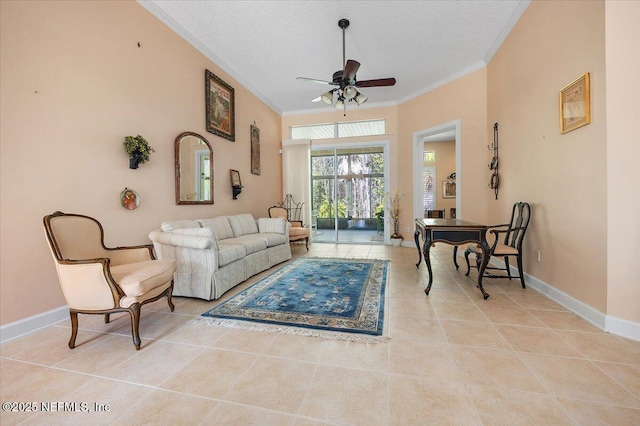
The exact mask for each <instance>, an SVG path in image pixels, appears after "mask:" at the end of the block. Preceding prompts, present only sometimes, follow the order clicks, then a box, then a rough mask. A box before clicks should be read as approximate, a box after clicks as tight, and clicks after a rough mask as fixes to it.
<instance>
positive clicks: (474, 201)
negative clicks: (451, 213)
mask: <svg viewBox="0 0 640 426" xmlns="http://www.w3.org/2000/svg"><path fill="white" fill-rule="evenodd" d="M486 78H487V74H486V68H483V69H481V70H478V71H475V72H473V73H471V74H469V75H466V76H464V77H461V78H459V79H457V80H455V81H453V82H451V83H449V84H446V85H444V86H442V87H439V88H437V89H435V90H432V91H430V92H428V93H425V94H424V95H421V96H418V97H416V98H414V99H411V100H409V101H407V102H405V103H403V104H400V105H399V106H398V129H399V133H398V161H399V162H400V164H402V165H403V167H400V168H399V172H398V174H399V179H398V180H399V182H400V187H401V189H402V191H403V192H405V193H407V194H408V195H409V196H408V197H407V198H406V199H405V200H404V204H403V212H402V214H401V218H400V222H401V226H402V231H403V232H404V233H409V235H413V194H412V191H413V167H412V161H413V160H412V158H413V148H414V147H413V143H414V142H413V134H414V133H416V132H419V131H422V130H425V129H429V128H431V127H435V126H439V125H442V124H445V123H449V122H452V121H455V120H460V139H461V140H460V147H461V149H460V152H459V153H458V152H456V155H460V159H461V165H462V170H456V173H458V179H459V181H460V183H461V184H460V185H459V187H458V191H459V194H458V196H459V197H460V202H461V210H460V212H458V217H459V218H462V219H466V220H471V221H474V222H479V223H483V222H486V221H487V203H489V201H490V194H491V192H490V190H489V188H488V187H487V179H488V176H489V173H488V169H487V167H486V165H487V164H488V163H489V161H490V154H489V152H488V151H487V148H486V146H487V139H486V138H487V136H486V135H487V131H486V129H487V116H486V109H487V107H486V105H487V91H486ZM418 143H422V141H421V140H420V141H418ZM479 159H480V160H479ZM461 172H462V173H461ZM438 180H441V179H440V178H438ZM440 184H441V183H440Z"/></svg>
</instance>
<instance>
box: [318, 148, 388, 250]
mask: <svg viewBox="0 0 640 426" xmlns="http://www.w3.org/2000/svg"><path fill="white" fill-rule="evenodd" d="M311 171H312V176H311V182H312V190H311V191H312V211H313V216H314V223H315V225H316V226H315V229H314V236H313V241H315V242H333V243H335V242H344V243H361V244H365V243H366V244H382V243H384V194H385V187H384V148H383V147H382V146H378V147H375V146H369V147H357V148H355V147H350V148H330V149H319V150H314V151H312V152H311Z"/></svg>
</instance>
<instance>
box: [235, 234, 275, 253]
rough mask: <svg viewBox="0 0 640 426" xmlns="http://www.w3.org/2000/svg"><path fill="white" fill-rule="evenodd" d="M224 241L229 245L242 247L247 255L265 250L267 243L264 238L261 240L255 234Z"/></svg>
mask: <svg viewBox="0 0 640 426" xmlns="http://www.w3.org/2000/svg"><path fill="white" fill-rule="evenodd" d="M226 241H228V242H229V244H239V245H241V246H243V247H244V248H245V249H246V251H247V254H251V253H256V252H258V251H261V250H265V249H266V248H267V241H266V240H265V239H264V238H261V236H260V235H256V234H250V235H242V236H240V237H235V238H229V239H228V240H226Z"/></svg>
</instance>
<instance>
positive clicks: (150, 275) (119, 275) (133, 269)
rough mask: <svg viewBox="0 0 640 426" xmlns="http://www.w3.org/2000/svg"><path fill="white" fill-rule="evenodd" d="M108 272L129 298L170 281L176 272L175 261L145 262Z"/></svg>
mask: <svg viewBox="0 0 640 426" xmlns="http://www.w3.org/2000/svg"><path fill="white" fill-rule="evenodd" d="M110 270H111V276H112V277H113V279H114V280H115V282H117V283H118V285H119V286H120V288H121V289H122V291H124V292H125V294H126V295H127V296H129V297H137V296H142V295H143V294H145V293H147V292H149V291H150V290H153V289H154V288H156V287H159V286H161V285H163V284H166V283H167V282H169V281H171V279H172V278H173V273H174V272H175V270H176V261H175V260H174V259H164V260H147V261H145V262H135V263H127V264H124V265H119V266H113V267H111V268H110Z"/></svg>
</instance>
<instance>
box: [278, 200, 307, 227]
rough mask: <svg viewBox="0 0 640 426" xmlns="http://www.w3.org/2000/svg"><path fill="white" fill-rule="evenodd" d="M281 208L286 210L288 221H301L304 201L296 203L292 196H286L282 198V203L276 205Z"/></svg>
mask: <svg viewBox="0 0 640 426" xmlns="http://www.w3.org/2000/svg"><path fill="white" fill-rule="evenodd" d="M278 204H280V205H281V207H284V208H285V209H287V212H288V214H287V218H288V220H289V221H301V220H302V219H301V217H302V206H304V201H301V202H299V203H296V202H295V201H294V199H293V195H291V194H287V195H286V196H285V197H284V201H282V203H278Z"/></svg>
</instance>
